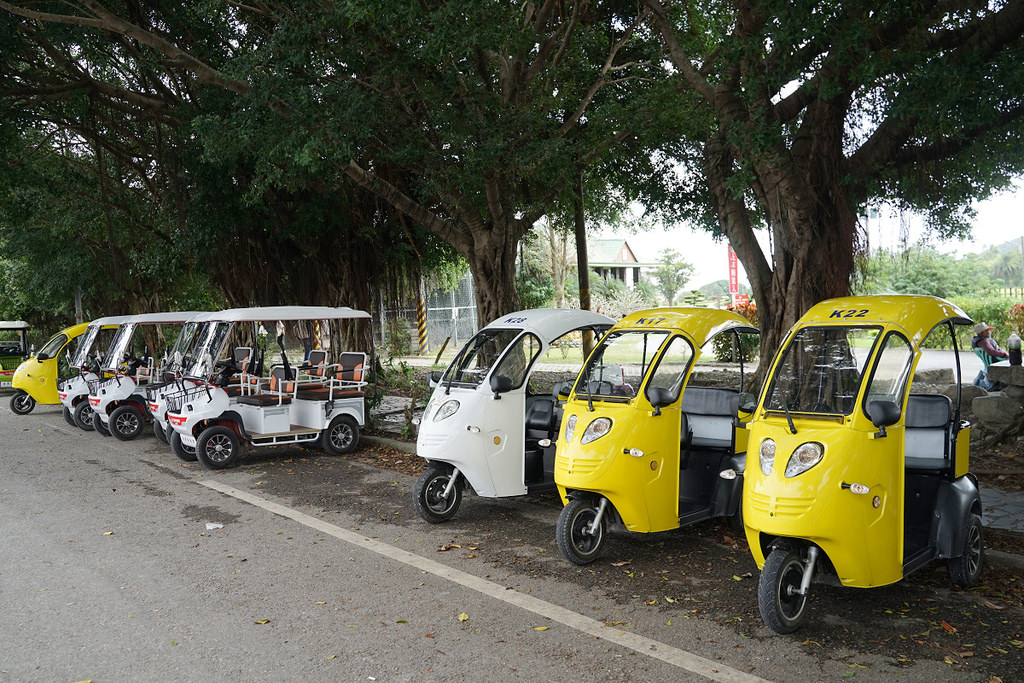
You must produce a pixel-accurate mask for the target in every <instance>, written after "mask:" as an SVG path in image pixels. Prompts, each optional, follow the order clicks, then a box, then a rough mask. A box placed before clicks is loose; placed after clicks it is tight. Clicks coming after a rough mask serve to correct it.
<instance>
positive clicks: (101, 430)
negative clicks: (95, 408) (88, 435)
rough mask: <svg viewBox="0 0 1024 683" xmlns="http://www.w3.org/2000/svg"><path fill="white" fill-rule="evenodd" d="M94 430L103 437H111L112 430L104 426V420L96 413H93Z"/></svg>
mask: <svg viewBox="0 0 1024 683" xmlns="http://www.w3.org/2000/svg"><path fill="white" fill-rule="evenodd" d="M92 428H93V429H95V430H96V433H97V434H99V435H101V436H110V429H108V428H107V425H105V424H103V420H101V419H100V418H99V416H97V415H96V414H95V413H93V416H92Z"/></svg>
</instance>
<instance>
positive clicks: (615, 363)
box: [555, 308, 757, 565]
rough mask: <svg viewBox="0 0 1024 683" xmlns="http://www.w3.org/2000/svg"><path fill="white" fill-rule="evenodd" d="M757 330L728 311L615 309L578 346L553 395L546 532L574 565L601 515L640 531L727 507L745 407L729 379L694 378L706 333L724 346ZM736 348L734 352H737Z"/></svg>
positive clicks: (729, 512)
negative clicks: (574, 372)
mask: <svg viewBox="0 0 1024 683" xmlns="http://www.w3.org/2000/svg"><path fill="white" fill-rule="evenodd" d="M756 333H757V328H755V327H752V326H751V325H750V322H749V321H747V320H746V319H745V318H743V317H742V316H740V315H738V314H736V313H732V312H730V311H719V310H714V309H709V308H659V309H654V310H650V311H640V312H638V313H633V314H631V315H628V316H626V317H625V318H623V319H622V320H620V321H619V322H618V323H616V324H615V326H614V327H613V328H612V329H611V330H609V331H608V334H606V335H605V336H604V338H603V339H602V340H601V342H600V344H599V345H598V346H597V348H596V349H594V351H593V352H592V353H591V354H590V357H589V358H588V360H587V364H586V366H585V367H584V368H583V370H582V371H581V372H580V375H579V378H578V379H577V380H576V383H575V385H574V386H573V388H572V393H571V395H570V397H569V400H568V402H567V403H566V405H565V417H564V419H563V422H562V430H563V433H562V438H560V439H559V440H558V443H557V450H556V452H555V483H556V484H557V486H558V492H559V494H560V495H561V497H562V500H563V501H564V502H565V507H564V508H563V509H562V512H561V514H560V515H559V516H558V525H557V527H556V529H555V540H556V541H557V543H558V548H559V549H560V550H561V551H562V554H563V555H564V556H565V558H566V559H567V560H569V561H570V562H572V563H574V564H578V565H583V564H587V563H589V562H593V561H594V560H595V559H597V558H598V557H599V556H600V554H601V552H602V549H603V547H604V541H605V526H606V524H607V522H608V521H621V522H622V524H623V526H625V527H626V529H628V530H629V531H635V532H641V533H648V532H653V531H666V530H669V529H676V528H679V527H681V526H687V525H689V524H694V523H696V522H700V521H703V520H707V519H711V518H713V517H734V518H735V517H738V514H739V510H740V507H739V504H740V493H741V491H742V488H743V470H744V465H745V462H746V445H747V441H746V430H745V429H744V428H743V427H742V422H741V418H743V417H746V416H747V415H748V414H749V412H750V411H751V410H752V409H753V407H754V396H753V395H751V394H744V393H743V392H742V389H743V386H742V385H743V366H742V360H741V365H740V378H739V385H738V386H735V387H732V386H728V387H723V386H694V384H695V383H691V382H690V379H691V376H692V375H693V369H694V366H695V364H696V363H697V362H698V360H699V359H700V357H701V355H702V354H703V353H704V352H706V351H709V347H710V345H711V344H712V340H713V339H715V338H722V339H724V340H725V341H727V342H728V343H729V344H730V345H733V344H735V345H734V346H733V347H732V348H734V349H740V348H742V346H743V343H742V342H743V339H742V335H747V334H756ZM740 358H742V356H740Z"/></svg>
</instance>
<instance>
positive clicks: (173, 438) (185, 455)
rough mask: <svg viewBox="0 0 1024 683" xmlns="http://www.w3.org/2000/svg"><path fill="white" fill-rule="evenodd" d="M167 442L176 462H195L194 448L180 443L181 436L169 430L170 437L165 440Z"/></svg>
mask: <svg viewBox="0 0 1024 683" xmlns="http://www.w3.org/2000/svg"><path fill="white" fill-rule="evenodd" d="M167 442H168V443H169V444H170V445H171V450H172V451H173V452H174V455H176V456H178V460H184V461H185V462H195V461H196V447H195V446H186V445H185V444H184V443H182V442H181V434H179V433H178V432H176V431H174V430H173V429H172V430H171V435H170V436H169V437H168V438H167Z"/></svg>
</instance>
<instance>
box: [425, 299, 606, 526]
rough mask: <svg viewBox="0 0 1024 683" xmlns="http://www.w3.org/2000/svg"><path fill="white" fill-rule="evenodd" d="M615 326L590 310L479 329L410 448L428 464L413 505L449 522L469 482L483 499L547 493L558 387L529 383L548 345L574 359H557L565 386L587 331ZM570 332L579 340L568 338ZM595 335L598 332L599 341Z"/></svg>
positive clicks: (506, 319) (551, 357)
mask: <svg viewBox="0 0 1024 683" xmlns="http://www.w3.org/2000/svg"><path fill="white" fill-rule="evenodd" d="M614 322H615V321H614V320H612V319H611V318H609V317H607V316H604V315H601V314H599V313H592V312H590V311H579V310H568V309H535V310H528V311H519V312H518V313H510V314H509V315H506V316H503V317H501V318H499V319H497V320H495V321H494V322H492V323H491V324H489V325H487V326H486V327H484V328H483V329H482V330H480V331H479V332H478V333H477V334H476V335H475V336H474V337H473V338H472V339H470V340H469V342H467V343H466V345H465V346H464V347H463V348H462V350H461V351H459V353H458V354H457V355H456V356H455V359H454V360H453V361H452V362H451V364H450V365H449V366H448V369H447V370H445V372H444V374H443V376H441V377H436V376H435V377H432V379H431V381H432V383H434V382H438V384H437V386H436V388H435V389H434V393H433V395H432V396H431V398H430V402H429V403H428V404H427V408H426V410H425V411H424V412H423V417H422V418H421V422H420V429H419V436H418V437H417V439H416V452H417V453H418V454H419V455H420V456H422V457H424V458H426V459H427V461H428V463H429V467H428V468H427V470H426V471H424V473H423V474H422V475H421V476H420V478H419V481H417V483H416V490H415V496H416V497H415V506H416V511H417V512H418V513H419V515H420V516H421V517H422V518H423V519H425V520H426V521H428V522H432V523H438V522H445V521H447V520H449V519H451V518H452V517H453V516H454V515H455V513H456V512H457V511H458V509H459V505H460V504H461V502H462V489H463V487H464V486H465V484H466V483H467V482H468V483H469V485H470V486H472V487H473V490H474V491H476V493H477V495H479V496H483V497H485V498H501V497H507V496H522V495H526V494H527V493H536V492H539V491H546V490H553V489H554V488H555V479H554V459H555V446H554V443H553V442H554V440H555V438H556V435H557V434H558V425H559V422H560V420H561V407H560V406H561V400H562V399H560V397H559V389H560V388H561V386H560V384H561V383H559V382H556V383H555V384H554V386H552V387H551V388H550V391H546V392H544V393H535V392H534V390H533V388H532V387H531V385H530V378H531V376H532V375H533V372H534V370H535V369H536V368H537V365H538V363H537V360H538V359H539V358H540V357H541V356H543V355H544V354H545V353H546V352H547V351H548V350H549V349H551V348H561V349H566V355H567V356H568V354H569V353H570V352H572V353H573V354H574V359H573V362H566V359H565V358H560V357H559V354H558V353H555V352H552V353H551V354H548V356H547V357H546V358H545V361H546V362H552V363H559V361H561V365H562V366H563V368H562V373H561V374H562V375H564V379H565V380H567V381H568V382H571V380H572V379H574V378H575V377H576V375H577V374H578V372H579V368H580V366H581V365H582V361H583V357H582V355H581V349H580V348H573V345H576V346H578V342H579V341H580V338H581V337H582V334H583V333H584V332H585V331H589V332H592V333H600V332H603V331H604V330H606V329H608V328H609V327H611V326H612V325H613V324H614ZM573 333H577V334H573ZM598 336H599V335H598Z"/></svg>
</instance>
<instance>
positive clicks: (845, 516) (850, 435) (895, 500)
mask: <svg viewBox="0 0 1024 683" xmlns="http://www.w3.org/2000/svg"><path fill="white" fill-rule="evenodd" d="M855 421H856V420H848V421H844V424H842V425H839V424H836V423H835V422H829V421H825V420H810V419H805V420H801V419H794V424H795V426H796V428H797V433H796V434H795V435H794V434H791V433H790V432H789V427H788V424H787V423H786V419H785V418H782V419H781V420H779V419H770V420H761V421H759V422H758V423H756V425H754V428H753V429H752V436H751V442H750V446H751V449H752V450H751V452H750V453H748V460H747V470H746V472H745V473H744V482H743V486H744V488H743V520H744V525H745V528H746V534H747V541H748V543H749V545H750V550H751V552H752V553H753V555H754V561H755V562H757V566H758V567H759V568H761V567H763V566H764V562H765V556H764V554H763V552H762V549H761V544H760V537H759V534H762V533H764V534H768V535H771V536H783V537H790V538H802V539H806V540H808V541H811V542H813V543H815V544H816V545H818V546H820V547H821V549H822V550H824V551H825V553H826V554H827V555H828V557H829V559H830V560H831V561H832V564H833V565H834V566H835V568H836V573H837V574H838V576H839V580H840V581H841V582H842V583H843V585H846V586H857V587H870V586H883V585H886V584H890V583H893V582H895V581H899V580H900V579H901V578H903V533H902V531H903V486H904V481H903V468H902V467H892V466H891V465H890V463H892V462H901V456H902V453H901V450H902V444H903V429H902V428H897V427H890V428H889V429H888V435H887V436H886V437H885V438H881V439H876V438H874V434H875V431H876V430H875V429H874V426H873V425H871V424H870V423H868V424H867V427H868V429H864V428H863V425H859V427H860V428H857V427H855V426H854V425H853V422H855ZM766 438H772V439H774V440H775V445H776V456H775V466H774V468H773V470H772V472H771V474H769V475H767V476H766V475H765V474H763V473H762V472H761V467H760V465H759V460H758V449H759V448H760V445H761V442H762V441H763V440H764V439H766ZM808 442H816V443H820V444H822V445H823V446H824V447H825V448H824V455H823V456H822V459H821V462H819V463H818V464H817V465H815V466H814V467H812V468H811V469H809V470H808V471H806V472H804V473H802V474H800V475H797V476H796V477H793V478H791V479H787V478H786V477H785V470H786V462H787V460H788V458H789V455H790V454H791V453H792V452H793V451H794V450H795V449H796V448H797V446H800V445H801V444H804V443H808ZM851 453H855V454H857V457H856V458H849V457H848V455H849V454H851ZM844 483H845V484H855V483H857V484H864V485H866V486H868V487H869V488H870V493H869V494H867V495H859V494H855V493H852V492H851V491H850V490H849V489H844V488H843V486H842V485H843V484H844ZM876 497H877V498H878V501H877V502H878V507H875V506H874V505H875V503H874V501H875V498H876Z"/></svg>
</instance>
